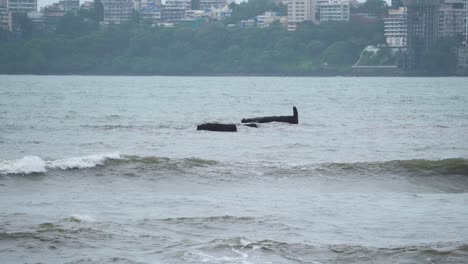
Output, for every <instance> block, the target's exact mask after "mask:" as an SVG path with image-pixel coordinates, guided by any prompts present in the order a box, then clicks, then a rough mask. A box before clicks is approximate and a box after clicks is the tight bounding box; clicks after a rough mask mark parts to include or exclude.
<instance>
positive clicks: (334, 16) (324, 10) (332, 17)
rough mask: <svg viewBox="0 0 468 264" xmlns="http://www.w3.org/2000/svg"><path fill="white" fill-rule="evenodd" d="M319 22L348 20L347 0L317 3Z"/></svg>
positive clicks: (348, 5)
mask: <svg viewBox="0 0 468 264" xmlns="http://www.w3.org/2000/svg"><path fill="white" fill-rule="evenodd" d="M318 6H319V17H320V19H319V20H320V22H328V21H349V18H350V4H349V0H328V1H321V2H319V3H318Z"/></svg>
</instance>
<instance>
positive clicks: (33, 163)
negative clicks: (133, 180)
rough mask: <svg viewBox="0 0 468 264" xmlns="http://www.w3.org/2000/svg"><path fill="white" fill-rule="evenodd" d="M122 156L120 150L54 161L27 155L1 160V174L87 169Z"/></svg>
mask: <svg viewBox="0 0 468 264" xmlns="http://www.w3.org/2000/svg"><path fill="white" fill-rule="evenodd" d="M121 158H122V156H121V155H120V153H118V152H114V153H108V154H96V155H89V156H83V157H72V158H67V159H59V160H52V161H44V160H43V159H41V158H40V157H37V156H25V157H23V158H21V159H16V160H4V161H0V174H3V175H7V174H30V173H44V172H46V171H47V170H48V169H61V170H69V169H87V168H93V167H96V166H99V165H104V162H105V161H106V160H109V159H121Z"/></svg>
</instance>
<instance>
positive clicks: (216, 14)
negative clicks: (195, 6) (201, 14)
mask: <svg viewBox="0 0 468 264" xmlns="http://www.w3.org/2000/svg"><path fill="white" fill-rule="evenodd" d="M231 14H232V10H231V9H230V8H229V6H228V5H225V6H223V7H220V8H210V9H208V10H207V11H206V15H207V16H208V17H209V18H210V19H211V20H217V21H221V20H224V19H226V18H228V17H230V16H231Z"/></svg>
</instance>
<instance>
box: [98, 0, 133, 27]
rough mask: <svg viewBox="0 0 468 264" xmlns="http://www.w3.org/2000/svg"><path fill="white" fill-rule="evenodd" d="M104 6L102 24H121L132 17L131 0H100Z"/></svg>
mask: <svg viewBox="0 0 468 264" xmlns="http://www.w3.org/2000/svg"><path fill="white" fill-rule="evenodd" d="M101 3H102V5H103V6H104V24H122V23H125V22H127V21H130V20H131V19H132V16H133V1H132V0H101Z"/></svg>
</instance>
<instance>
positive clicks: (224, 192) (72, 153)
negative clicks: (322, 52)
mask: <svg viewBox="0 0 468 264" xmlns="http://www.w3.org/2000/svg"><path fill="white" fill-rule="evenodd" d="M293 106H296V107H297V109H298V112H299V124H297V125H294V124H287V123H276V122H275V123H265V124H259V126H258V127H257V128H255V127H247V126H243V125H242V124H241V123H240V121H241V119H242V118H249V117H259V116H277V115H292V108H293ZM206 122H220V123H234V124H237V127H238V131H237V132H230V133H229V132H211V131H197V129H196V128H197V125H199V124H202V123H206ZM0 263H2V264H10V263H15V264H16V263H47V264H48V263H52V264H55V263H67V264H72V263H74V264H88V263H89V264H91V263H92V264H94V263H119V264H133V263H135V264H136V263H138V264H143V263H145V264H153V263H154V264H179V263H223V264H228V263H232V264H253V263H255V264H272V263H275V264H276V263H278V264H289V263H291V264H292V263H311V264H345V263H346V264H348V263H355V264H390V263H399V264H400V263H401V264H410V263H411V264H419V263H427V264H434V263H440V264H446V263H457V264H466V263H468V78H380V77H374V78H362V77H328V78H308V77H132V76H126V77H111V76H9V75H2V76H0Z"/></svg>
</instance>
